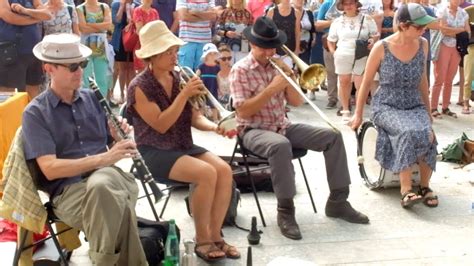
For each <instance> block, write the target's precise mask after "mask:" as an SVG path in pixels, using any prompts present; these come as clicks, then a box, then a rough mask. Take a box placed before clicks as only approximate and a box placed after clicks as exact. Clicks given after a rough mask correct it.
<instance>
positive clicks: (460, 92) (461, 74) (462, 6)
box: [456, 0, 472, 106]
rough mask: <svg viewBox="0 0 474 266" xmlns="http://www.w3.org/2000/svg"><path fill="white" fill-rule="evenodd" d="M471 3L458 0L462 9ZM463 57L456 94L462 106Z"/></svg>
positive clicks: (458, 103)
mask: <svg viewBox="0 0 474 266" xmlns="http://www.w3.org/2000/svg"><path fill="white" fill-rule="evenodd" d="M471 5H472V3H470V2H468V1H466V0H459V7H460V8H462V9H464V10H465V9H466V8H467V7H469V6H471ZM463 84H464V58H462V57H461V62H460V63H459V94H458V102H457V103H456V104H457V105H460V106H463V105H464V104H463V91H464V86H463Z"/></svg>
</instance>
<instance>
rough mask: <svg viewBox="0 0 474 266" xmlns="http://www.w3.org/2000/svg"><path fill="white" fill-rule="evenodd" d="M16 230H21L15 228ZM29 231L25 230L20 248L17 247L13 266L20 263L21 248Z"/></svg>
mask: <svg viewBox="0 0 474 266" xmlns="http://www.w3.org/2000/svg"><path fill="white" fill-rule="evenodd" d="M17 228H18V229H17V230H22V229H21V228H20V227H17ZM28 234H29V231H28V230H25V234H24V235H23V237H22V238H21V239H20V246H18V247H17V248H16V250H15V256H14V257H13V266H18V262H20V257H21V252H23V247H24V246H25V241H26V238H27V237H28Z"/></svg>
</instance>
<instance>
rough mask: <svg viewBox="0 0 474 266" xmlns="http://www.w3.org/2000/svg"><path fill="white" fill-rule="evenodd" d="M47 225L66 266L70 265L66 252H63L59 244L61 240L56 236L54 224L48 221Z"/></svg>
mask: <svg viewBox="0 0 474 266" xmlns="http://www.w3.org/2000/svg"><path fill="white" fill-rule="evenodd" d="M46 227H48V231H49V234H50V235H51V239H53V242H54V245H55V246H56V249H57V250H58V252H59V257H60V258H61V261H62V262H63V263H64V265H65V266H68V265H69V263H68V261H67V259H66V257H65V256H64V253H63V250H62V248H61V246H60V245H59V241H58V238H57V236H56V233H55V232H54V230H53V226H52V225H51V224H50V223H49V222H47V223H46Z"/></svg>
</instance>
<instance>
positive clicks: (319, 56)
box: [310, 0, 327, 90]
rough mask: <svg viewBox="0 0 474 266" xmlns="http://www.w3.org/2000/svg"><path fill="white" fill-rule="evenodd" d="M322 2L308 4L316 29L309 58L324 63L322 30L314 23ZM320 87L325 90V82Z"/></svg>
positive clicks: (314, 62) (314, 61)
mask: <svg viewBox="0 0 474 266" xmlns="http://www.w3.org/2000/svg"><path fill="white" fill-rule="evenodd" d="M323 2H324V0H317V1H312V3H311V4H310V10H313V19H314V29H315V31H316V37H315V45H314V46H313V47H312V48H311V60H310V63H311V64H321V65H324V57H323V50H324V48H323V44H322V37H323V34H324V31H322V30H318V29H317V25H316V21H317V19H318V13H319V9H320V8H321V5H322V4H323ZM312 8H314V9H312ZM321 88H322V89H323V90H327V86H326V84H325V83H323V84H321Z"/></svg>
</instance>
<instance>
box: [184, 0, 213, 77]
mask: <svg viewBox="0 0 474 266" xmlns="http://www.w3.org/2000/svg"><path fill="white" fill-rule="evenodd" d="M215 6H216V5H215V1H214V0H204V1H201V2H194V1H192V0H177V1H176V11H177V12H178V17H179V37H180V38H181V39H182V40H183V41H185V42H187V43H186V44H185V45H183V46H181V48H180V49H179V56H178V60H179V64H180V65H182V66H188V67H190V68H192V69H193V70H196V69H197V67H198V65H199V64H200V61H201V55H202V49H203V48H204V45H205V44H206V43H209V42H211V38H212V34H211V24H212V22H213V21H215V20H216V19H217V11H216V10H215Z"/></svg>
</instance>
